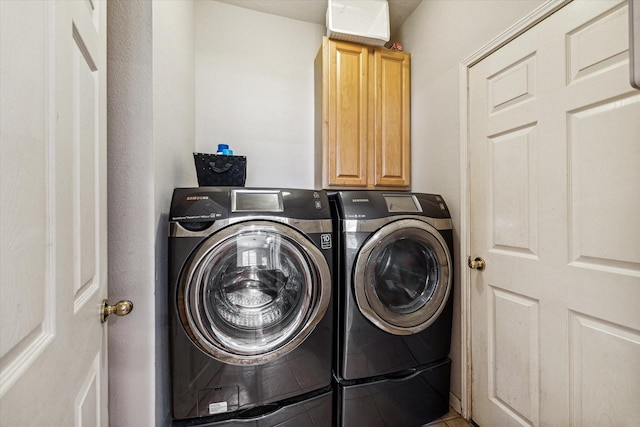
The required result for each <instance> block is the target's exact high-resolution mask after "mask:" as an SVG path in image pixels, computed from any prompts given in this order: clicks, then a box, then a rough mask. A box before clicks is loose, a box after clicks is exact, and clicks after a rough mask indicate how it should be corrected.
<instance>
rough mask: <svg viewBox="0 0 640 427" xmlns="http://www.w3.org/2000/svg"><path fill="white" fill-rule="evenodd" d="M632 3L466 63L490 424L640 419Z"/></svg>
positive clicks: (638, 179) (561, 17)
mask: <svg viewBox="0 0 640 427" xmlns="http://www.w3.org/2000/svg"><path fill="white" fill-rule="evenodd" d="M627 13H628V9H627V3H626V2H619V1H616V2H611V1H589V2H581V1H575V2H572V3H570V4H569V5H567V6H565V7H564V8H562V9H561V10H559V11H558V12H556V13H555V14H553V15H552V16H550V17H549V18H547V19H545V20H544V21H542V22H541V23H540V24H538V25H537V26H535V27H533V28H532V29H531V30H529V31H527V32H525V33H524V34H522V35H521V36H519V37H518V38H516V39H515V40H513V41H511V42H510V43H509V44H507V45H506V46H504V47H503V48H501V49H500V50H498V51H497V52H495V53H493V54H492V55H490V56H489V57H487V58H485V59H484V60H482V61H481V62H479V63H478V64H477V65H475V66H473V67H472V68H471V70H470V74H469V85H470V87H469V100H470V115H469V126H470V129H469V132H470V145H469V158H470V159H471V160H470V164H469V172H470V175H469V176H470V194H471V197H470V210H471V242H470V244H471V253H470V255H471V256H472V257H476V256H481V257H482V258H484V259H485V261H486V267H485V269H484V270H483V271H473V272H472V274H471V300H472V307H471V309H472V322H471V325H472V333H471V336H472V357H473V359H472V364H473V378H472V381H473V383H472V400H473V414H472V416H473V419H474V420H475V421H476V422H477V423H478V424H479V425H504V426H509V425H533V426H536V425H581V424H584V423H587V424H589V423H593V424H594V425H602V424H608V425H610V424H614V425H616V424H617V425H624V423H625V422H627V421H628V420H632V419H636V418H638V417H639V416H640V409H639V407H638V405H637V404H636V403H635V402H633V401H632V398H630V397H629V396H636V397H637V396H638V394H639V393H640V386H639V385H638V384H640V367H639V366H638V364H637V362H636V361H637V360H640V241H639V240H638V238H637V236H639V235H640V223H639V222H638V221H637V219H636V217H637V212H638V211H639V210H640V198H639V197H637V195H638V194H640V169H639V168H638V167H637V165H638V164H640V144H638V141H640V120H638V117H640V93H639V92H638V91H636V90H633V89H632V88H631V87H630V86H629V84H628V51H627V50H628V39H627V20H628V16H627ZM613 371H615V372H613ZM603 417H606V419H605V418H603Z"/></svg>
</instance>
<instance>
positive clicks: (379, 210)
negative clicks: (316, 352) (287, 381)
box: [331, 191, 453, 426]
mask: <svg viewBox="0 0 640 427" xmlns="http://www.w3.org/2000/svg"><path fill="white" fill-rule="evenodd" d="M331 200H332V211H333V212H334V218H335V227H336V228H335V235H336V238H337V239H338V244H337V246H338V247H339V250H338V257H337V259H338V264H337V269H338V271H339V273H338V275H337V277H338V279H337V281H336V288H335V289H334V297H335V298H337V300H338V304H337V305H336V307H337V310H336V327H335V329H336V333H335V337H336V353H335V355H334V375H335V378H336V384H337V391H338V399H337V402H338V405H337V413H338V417H337V418H338V420H339V422H340V423H341V424H343V425H345V426H356V425H358V426H360V425H361V426H365V425H366V426H376V425H379V426H384V425H394V426H402V425H406V426H417V425H422V424H425V423H427V422H429V421H431V420H433V419H436V418H438V417H440V416H441V415H443V414H445V413H446V412H447V411H448V406H449V377H450V371H451V361H450V359H449V358H448V354H449V348H450V345H451V324H452V314H453V300H452V295H453V258H452V256H453V232H452V227H451V224H452V223H451V217H450V214H449V211H448V208H447V206H446V204H445V202H444V200H443V199H442V197H441V196H439V195H434V194H421V193H408V192H387V191H340V192H337V193H335V194H332V196H331Z"/></svg>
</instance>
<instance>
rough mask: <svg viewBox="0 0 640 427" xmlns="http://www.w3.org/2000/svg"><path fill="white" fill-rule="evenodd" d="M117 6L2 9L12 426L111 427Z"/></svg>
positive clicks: (3, 355) (90, 0) (4, 412)
mask: <svg viewBox="0 0 640 427" xmlns="http://www.w3.org/2000/svg"><path fill="white" fill-rule="evenodd" d="M105 7H106V3H105V2H104V1H101V0H75V1H53V0H51V1H45V0H39V1H13V0H2V1H0V70H1V76H0V77H1V80H0V91H1V92H0V107H1V116H0V135H1V146H0V150H1V152H0V166H1V169H0V215H1V216H0V233H1V245H2V246H1V247H2V249H1V253H0V279H1V280H0V425H2V426H7V427H9V426H98V425H103V426H106V425H108V414H107V366H106V362H107V354H106V352H107V348H106V342H107V340H106V338H107V337H106V334H107V329H106V325H105V324H102V323H101V322H100V316H99V311H100V305H101V303H102V300H103V299H104V298H106V295H107V283H106V282H107V265H106V260H107V236H106V223H107V222H106V13H105V12H106V11H105Z"/></svg>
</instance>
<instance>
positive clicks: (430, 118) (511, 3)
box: [392, 0, 544, 398]
mask: <svg viewBox="0 0 640 427" xmlns="http://www.w3.org/2000/svg"><path fill="white" fill-rule="evenodd" d="M542 3H544V1H543V0H532V1H526V0H503V1H489V0H424V1H423V2H422V3H421V4H420V6H418V8H417V9H416V10H415V11H414V12H413V13H412V14H411V16H409V18H408V19H407V20H406V21H405V23H404V25H403V26H402V28H401V29H400V31H398V32H397V34H395V35H394V37H395V38H392V40H394V41H396V40H397V41H400V42H401V43H402V44H403V46H404V48H405V50H406V51H408V52H410V53H411V144H412V145H411V162H412V172H411V173H412V183H413V185H412V187H413V190H414V191H421V192H433V193H439V194H442V196H443V197H444V199H445V201H446V202H447V205H448V206H449V209H450V211H451V214H452V216H453V224H454V236H455V249H454V251H455V258H456V259H457V266H456V269H455V270H456V272H459V271H460V260H461V259H462V258H465V259H466V254H462V253H461V252H460V246H459V241H460V238H459V235H458V230H460V209H461V206H460V188H461V187H460V108H461V107H460V88H459V77H460V76H459V64H460V62H461V61H462V60H463V59H465V58H466V57H467V56H469V55H471V54H472V53H473V52H475V51H476V50H478V49H479V48H480V47H482V46H483V45H484V44H486V43H488V42H489V41H491V40H492V39H493V38H495V37H496V36H498V35H499V34H500V33H501V32H503V31H504V30H506V29H507V28H508V27H510V26H511V25H513V24H515V23H516V22H517V21H518V20H520V19H521V18H523V17H524V16H526V15H527V14H529V13H530V12H531V11H533V10H534V9H535V8H536V7H538V6H539V5H541V4H542ZM457 276H458V277H456V283H455V286H456V293H455V305H454V327H453V339H452V346H451V359H452V360H453V364H452V378H451V391H452V393H453V394H454V395H455V396H457V397H458V398H460V397H461V393H462V390H461V381H462V366H461V364H460V354H461V351H462V348H461V343H460V316H461V315H460V294H461V292H460V290H459V289H460V279H459V276H460V274H457Z"/></svg>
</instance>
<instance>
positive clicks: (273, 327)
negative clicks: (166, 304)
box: [177, 221, 330, 364]
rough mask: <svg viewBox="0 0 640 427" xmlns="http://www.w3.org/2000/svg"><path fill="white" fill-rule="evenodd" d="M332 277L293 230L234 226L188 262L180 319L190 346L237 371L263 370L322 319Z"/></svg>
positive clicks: (267, 224) (318, 254)
mask: <svg viewBox="0 0 640 427" xmlns="http://www.w3.org/2000/svg"><path fill="white" fill-rule="evenodd" d="M327 286H329V287H330V273H329V269H328V266H327V264H326V262H325V261H324V258H323V255H322V253H321V252H320V251H319V249H318V248H317V247H316V246H314V245H313V243H312V242H310V241H309V240H308V239H306V238H305V237H304V236H303V235H302V234H300V233H298V232H297V231H295V230H293V229H291V228H290V227H288V226H286V225H282V224H277V223H270V222H267V221H264V222H259V223H258V222H257V221H253V222H252V223H251V225H248V223H247V224H236V225H232V226H229V227H228V228H227V229H223V230H221V231H220V232H217V233H216V234H214V235H212V236H211V237H210V238H208V239H207V240H205V241H204V242H203V244H202V245H201V247H200V248H199V249H198V250H197V251H195V252H194V254H193V256H192V257H191V258H190V260H189V261H188V262H187V265H186V268H185V270H184V271H183V274H182V276H181V280H180V286H179V287H178V298H177V301H178V311H179V312H180V317H181V319H182V320H183V326H184V327H185V329H186V330H187V332H188V334H189V336H190V337H191V339H192V341H193V342H194V343H195V344H196V345H197V346H198V347H200V349H201V350H203V351H204V352H206V353H208V354H210V355H211V356H213V357H215V358H217V359H219V360H222V361H225V362H228V363H233V364H259V363H265V362H267V361H270V360H273V359H275V358H277V357H280V356H282V355H283V354H286V353H287V352H289V351H291V350H293V349H294V348H295V347H297V345H298V344H300V343H301V342H302V341H303V340H304V339H305V338H306V337H307V336H308V335H309V334H310V333H311V332H312V331H313V329H314V327H315V325H316V324H317V322H319V321H320V320H321V319H322V317H323V316H324V313H325V311H326V310H327V307H328V304H329V299H330V288H329V289H325V288H326V287H327Z"/></svg>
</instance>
